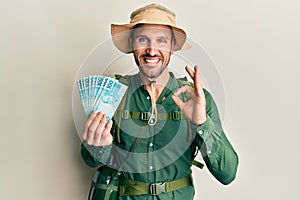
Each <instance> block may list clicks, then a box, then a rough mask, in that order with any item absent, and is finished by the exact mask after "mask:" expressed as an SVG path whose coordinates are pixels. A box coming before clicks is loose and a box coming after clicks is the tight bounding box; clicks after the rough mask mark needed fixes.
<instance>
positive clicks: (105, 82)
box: [77, 75, 127, 119]
mask: <svg viewBox="0 0 300 200" xmlns="http://www.w3.org/2000/svg"><path fill="white" fill-rule="evenodd" d="M77 86H78V89H79V94H80V99H81V102H82V105H83V109H84V111H85V113H86V115H87V116H89V115H90V114H91V113H92V112H93V111H97V112H103V113H105V114H106V115H107V116H108V119H111V118H112V116H113V115H114V113H115V111H116V109H117V107H118V105H119V104H120V102H121V100H122V98H123V96H124V94H125V91H126V89H127V86H126V85H124V84H121V83H120V82H119V81H117V80H116V79H114V78H111V77H106V76H100V75H93V76H88V77H83V78H81V79H79V80H77Z"/></svg>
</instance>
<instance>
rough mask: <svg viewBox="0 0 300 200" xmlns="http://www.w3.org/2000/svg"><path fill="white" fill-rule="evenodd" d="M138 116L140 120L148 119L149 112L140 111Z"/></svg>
mask: <svg viewBox="0 0 300 200" xmlns="http://www.w3.org/2000/svg"><path fill="white" fill-rule="evenodd" d="M140 118H141V120H148V119H149V118H150V113H149V112H141V114H140Z"/></svg>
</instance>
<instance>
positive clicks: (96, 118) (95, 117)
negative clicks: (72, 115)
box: [82, 112, 113, 146]
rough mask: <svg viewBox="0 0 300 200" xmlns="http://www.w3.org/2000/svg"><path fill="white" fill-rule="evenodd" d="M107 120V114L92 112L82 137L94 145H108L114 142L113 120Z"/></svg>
mask: <svg viewBox="0 0 300 200" xmlns="http://www.w3.org/2000/svg"><path fill="white" fill-rule="evenodd" d="M106 121H107V115H105V114H103V113H102V112H92V113H91V115H90V116H89V118H88V120H87V121H86V123H85V126H84V129H83V131H82V139H83V140H84V141H85V142H86V143H87V144H88V145H92V146H108V145H110V144H111V143H112V140H113V139H112V135H111V134H110V130H111V127H112V123H113V122H112V120H109V121H108V123H106Z"/></svg>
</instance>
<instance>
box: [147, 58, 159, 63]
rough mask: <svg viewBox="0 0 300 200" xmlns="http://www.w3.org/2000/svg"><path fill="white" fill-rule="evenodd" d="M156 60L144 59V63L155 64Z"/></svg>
mask: <svg viewBox="0 0 300 200" xmlns="http://www.w3.org/2000/svg"><path fill="white" fill-rule="evenodd" d="M158 60H159V59H158V58H156V59H146V60H145V61H146V62H148V63H156V62H158Z"/></svg>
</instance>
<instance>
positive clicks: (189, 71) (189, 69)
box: [185, 66, 195, 80]
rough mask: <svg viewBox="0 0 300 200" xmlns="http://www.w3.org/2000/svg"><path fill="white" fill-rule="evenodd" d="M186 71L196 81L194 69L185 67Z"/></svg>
mask: <svg viewBox="0 0 300 200" xmlns="http://www.w3.org/2000/svg"><path fill="white" fill-rule="evenodd" d="M185 71H186V72H187V73H188V74H189V76H190V77H191V78H192V79H193V80H194V78H195V75H194V72H193V71H192V69H191V68H190V67H189V66H185Z"/></svg>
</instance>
